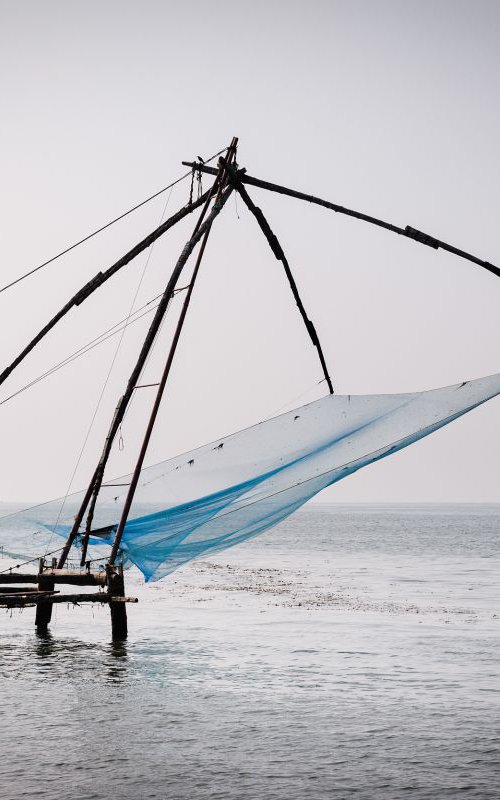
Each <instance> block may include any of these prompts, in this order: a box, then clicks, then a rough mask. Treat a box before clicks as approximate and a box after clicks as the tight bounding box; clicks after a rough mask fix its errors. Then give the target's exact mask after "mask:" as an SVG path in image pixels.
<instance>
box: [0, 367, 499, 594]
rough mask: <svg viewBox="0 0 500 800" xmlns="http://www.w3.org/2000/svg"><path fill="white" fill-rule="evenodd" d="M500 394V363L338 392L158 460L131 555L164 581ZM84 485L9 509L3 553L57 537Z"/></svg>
mask: <svg viewBox="0 0 500 800" xmlns="http://www.w3.org/2000/svg"><path fill="white" fill-rule="evenodd" d="M499 393H500V374H497V375H492V376H490V377H487V378H482V379H479V380H474V381H468V382H465V383H462V384H458V385H456V386H448V387H446V388H443V389H435V390H433V391H427V392H416V393H413V394H392V395H362V396H354V395H346V396H338V395H330V396H328V397H324V398H322V399H321V400H317V401H315V402H313V403H309V404H308V405H304V406H301V407H300V408H297V409H295V410H294V411H289V412H288V413H286V414H281V415H280V416H277V417H274V418H272V419H269V420H266V421H265V422H261V423H260V424H258V425H255V426H253V427H251V428H247V429H246V430H242V431H239V432H238V433H235V434H232V435H231V436H226V437H223V438H221V439H220V440H218V441H216V442H212V443H211V444H209V445H205V446H203V447H199V448H198V449H196V450H193V451H191V452H189V453H184V454H183V455H181V456H177V457H176V458H172V459H169V460H168V461H164V462H162V463H159V464H156V465H154V466H151V467H148V468H146V469H144V470H143V472H142V474H141V480H140V484H139V487H138V489H137V493H136V496H135V500H134V504H133V506H132V512H131V516H130V518H129V520H128V522H127V524H126V527H125V530H124V535H123V540H122V545H121V547H122V555H123V557H124V559H125V560H126V561H128V562H131V563H133V564H135V565H136V566H137V567H138V568H139V569H140V570H141V572H142V573H143V574H144V576H145V578H146V580H158V579H159V578H162V577H164V576H165V575H167V574H169V573H170V572H172V571H173V570H175V569H177V568H178V567H179V566H181V565H182V564H185V563H186V562H188V561H190V560H192V559H194V558H198V557H199V556H209V555H210V554H212V553H216V552H218V551H220V550H223V549H224V548H227V547H231V546H233V545H236V544H238V543H240V542H243V541H246V540H247V539H250V538H251V537H253V536H256V535H257V534H259V533H262V532H263V531H266V530H268V529H269V528H271V527H272V526H274V525H276V524H277V523H278V522H281V521H282V520H284V519H285V518H286V517H288V516H289V515H290V514H292V513H293V512H294V511H295V510H296V509H298V508H299V507H300V506H302V505H303V504H304V503H305V502H307V500H309V499H310V498H312V497H313V496H314V495H316V494H317V493H318V492H320V491H321V490H322V489H324V488H325V487H327V486H330V485H331V484H333V483H335V482H336V481H339V480H341V479H342V478H345V477H347V476H348V475H350V474H352V473H353V472H356V471H357V470H358V469H361V468H362V467H365V466H367V465H368V464H371V463H373V462H375V461H378V460H379V459H381V458H385V457H386V456H388V455H390V454H391V453H395V452H397V451H398V450H401V449H402V448H404V447H407V446H408V445H410V444H413V442H416V441H418V440H419V439H422V438H423V437H424V436H428V435H429V434H430V433H433V432H434V431H436V430H438V429H439V428H441V427H443V426H444V425H447V424H448V423H449V422H452V421H453V420H455V419H457V418H458V417H460V416H461V415H462V414H465V413H467V412H468V411H470V410H471V409H473V408H475V407H476V406H478V405H480V404H482V403H484V402H485V401H486V400H489V399H490V398H492V397H494V396H496V395H497V394H499ZM127 480H128V477H127V476H125V477H124V478H120V479H114V480H112V481H111V480H109V481H108V484H107V485H106V484H104V485H103V488H102V491H101V495H100V500H99V504H98V507H97V512H96V516H95V519H94V529H99V528H104V530H103V531H102V532H101V533H100V534H99V535H96V536H94V537H92V539H91V545H92V548H93V551H92V553H91V557H94V558H95V557H96V553H97V557H99V555H102V557H103V558H105V556H106V553H109V547H110V544H111V542H112V540H113V536H114V532H115V531H116V525H117V523H118V520H119V518H120V510H121V506H122V504H123V500H124V494H125V492H126V487H125V488H119V487H117V486H116V484H119V483H126V482H127ZM111 484H114V485H111ZM81 496H82V495H81V494H76V495H73V496H72V497H70V498H68V500H67V501H66V503H65V506H64V511H63V514H62V516H60V506H61V503H60V501H55V502H53V503H47V504H45V505H43V506H40V507H38V508H37V509H33V510H31V511H29V512H25V513H23V514H18V515H17V516H16V517H11V518H4V519H3V520H1V523H2V524H1V526H0V545H3V547H4V552H5V553H10V554H14V555H16V556H18V555H21V554H24V555H30V554H33V555H34V554H40V553H42V554H43V552H47V551H50V548H51V547H52V548H53V549H55V548H56V547H59V546H60V542H61V540H60V539H59V538H58V537H59V536H64V537H66V536H67V534H68V531H69V530H70V528H71V524H72V519H73V516H74V514H75V513H76V509H77V508H78V505H79V501H80V500H81ZM58 515H59V519H57V518H58ZM56 522H57V524H56ZM106 527H107V530H106ZM34 531H37V533H36V535H34ZM13 541H15V542H16V546H15V547H13V546H12V543H13ZM58 542H59V544H58Z"/></svg>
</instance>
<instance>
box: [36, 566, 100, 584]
mask: <svg viewBox="0 0 500 800" xmlns="http://www.w3.org/2000/svg"><path fill="white" fill-rule="evenodd" d="M44 574H45V575H49V576H50V577H51V578H52V579H53V580H54V582H55V583H68V584H70V585H73V586H106V584H107V578H106V573H105V572H79V571H78V570H69V569H48V570H45V572H44Z"/></svg>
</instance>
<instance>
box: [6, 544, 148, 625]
mask: <svg viewBox="0 0 500 800" xmlns="http://www.w3.org/2000/svg"><path fill="white" fill-rule="evenodd" d="M13 584H33V586H32V587H29V586H26V585H24V586H19V585H13ZM56 584H58V585H60V584H67V585H70V586H97V587H99V589H98V591H97V592H88V593H78V594H69V593H67V594H66V593H64V592H61V591H60V590H59V589H55V585H56ZM137 602H138V600H137V597H126V596H125V582H124V576H123V567H122V565H119V566H118V567H110V566H107V568H106V570H101V571H99V572H96V571H92V570H91V569H90V566H89V565H88V566H87V568H85V569H82V570H72V569H57V567H56V562H55V560H53V561H52V563H51V565H50V566H48V565H46V563H45V559H43V558H42V559H40V562H39V569H38V573H15V572H7V573H4V574H0V608H27V607H35V608H36V619H35V625H36V627H37V629H38V630H43V629H46V628H47V627H48V625H49V624H50V621H51V618H52V608H53V605H54V603H67V604H73V605H81V604H82V603H100V604H101V605H103V604H108V605H109V608H110V612H111V630H112V637H113V639H125V638H126V636H127V611H126V603H137Z"/></svg>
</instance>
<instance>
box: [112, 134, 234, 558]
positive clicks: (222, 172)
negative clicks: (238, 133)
mask: <svg viewBox="0 0 500 800" xmlns="http://www.w3.org/2000/svg"><path fill="white" fill-rule="evenodd" d="M237 143H238V139H237V138H236V137H234V138H233V140H232V142H231V145H230V146H229V149H228V151H227V155H226V158H225V159H221V162H220V164H221V165H220V167H219V175H218V181H219V183H218V192H217V198H216V201H215V205H217V204H218V203H222V202H223V198H224V199H227V197H228V194H227V191H228V190H226V193H225V194H224V195H223V189H224V187H225V182H226V180H227V174H228V173H227V170H228V167H229V165H230V164H231V161H232V160H233V159H234V157H235V154H236V147H237ZM231 189H232V187H231V186H230V187H229V191H230V190H231ZM214 207H215V206H214ZM207 221H208V220H207ZM211 227H212V224H211V223H210V225H208V226H207V228H206V231H205V234H204V236H203V241H202V244H201V247H200V252H199V253H198V258H197V260H196V264H195V267H194V271H193V275H192V278H191V282H190V284H189V289H188V292H187V294H186V297H185V300H184V304H183V307H182V311H181V314H180V316H179V320H178V322H177V327H176V330H175V333H174V338H173V340H172V344H171V346H170V351H169V354H168V357H167V362H166V364H165V368H164V370H163V375H162V377H161V380H160V383H159V386H158V390H157V393H156V398H155V402H154V405H153V409H152V411H151V416H150V418H149V423H148V426H147V428H146V433H145V435H144V440H143V443H142V447H141V450H140V452H139V456H138V458H137V463H136V465H135V469H134V474H133V476H132V479H131V481H130V487H129V490H128V492H127V497H126V499H125V503H124V506H123V511H122V515H121V519H120V522H119V525H118V529H117V531H116V535H115V540H114V542H113V548H112V550H111V555H110V557H109V562H108V563H109V564H111V565H112V564H114V562H115V559H116V557H117V555H118V551H119V548H120V542H121V539H122V535H123V531H124V528H125V525H126V522H127V519H128V515H129V512H130V508H131V506H132V501H133V499H134V495H135V490H136V488H137V483H138V481H139V476H140V474H141V470H142V465H143V463H144V458H145V456H146V452H147V449H148V446H149V441H150V439H151V434H152V432H153V428H154V425H155V422H156V417H157V415H158V411H159V409H160V404H161V400H162V397H163V393H164V391H165V386H166V384H167V380H168V376H169V375H170V369H171V367H172V363H173V360H174V356H175V352H176V350H177V345H178V343H179V338H180V335H181V331H182V327H183V325H184V320H185V319H186V314H187V310H188V308H189V303H190V300H191V295H192V292H193V287H194V284H195V282H196V278H197V275H198V270H199V268H200V264H201V259H202V258H203V253H204V252H205V247H206V244H207V241H208V237H209V235H210V231H211Z"/></svg>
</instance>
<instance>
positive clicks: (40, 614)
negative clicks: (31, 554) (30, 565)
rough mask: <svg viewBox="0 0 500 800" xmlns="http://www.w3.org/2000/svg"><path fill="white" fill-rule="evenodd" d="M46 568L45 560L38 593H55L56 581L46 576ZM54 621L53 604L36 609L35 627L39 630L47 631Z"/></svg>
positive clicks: (41, 561) (41, 569)
mask: <svg viewBox="0 0 500 800" xmlns="http://www.w3.org/2000/svg"><path fill="white" fill-rule="evenodd" d="M44 566H45V559H44V558H41V559H40V566H39V572H38V591H39V592H53V591H54V580H53V578H51V577H50V575H44V574H43V570H44ZM51 619H52V603H49V602H48V603H40V604H39V605H37V607H36V617H35V626H36V627H37V629H38V630H46V629H47V628H48V626H49V624H50V620H51Z"/></svg>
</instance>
